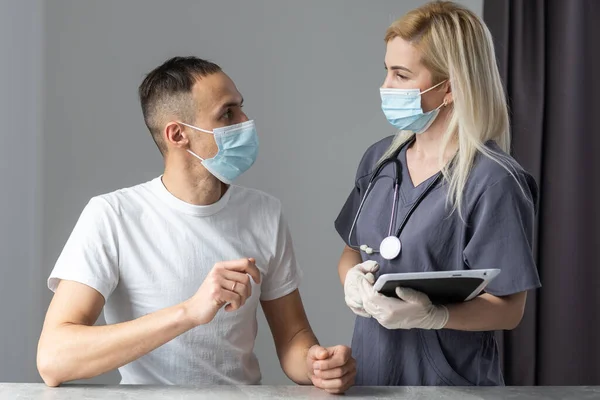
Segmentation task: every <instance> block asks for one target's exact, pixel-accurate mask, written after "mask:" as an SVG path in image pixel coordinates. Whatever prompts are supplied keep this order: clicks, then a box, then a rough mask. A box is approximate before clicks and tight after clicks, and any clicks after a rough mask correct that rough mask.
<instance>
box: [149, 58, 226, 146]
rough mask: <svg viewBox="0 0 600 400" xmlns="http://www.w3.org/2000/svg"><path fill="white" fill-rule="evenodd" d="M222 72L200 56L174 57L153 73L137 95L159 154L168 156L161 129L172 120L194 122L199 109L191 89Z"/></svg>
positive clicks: (215, 65)
mask: <svg viewBox="0 0 600 400" xmlns="http://www.w3.org/2000/svg"><path fill="white" fill-rule="evenodd" d="M220 71H221V67H219V66H218V65H217V64H214V63H212V62H210V61H206V60H203V59H200V58H197V57H174V58H171V59H170V60H167V61H166V62H165V63H163V64H162V65H161V66H159V67H157V68H155V69H154V70H152V71H151V72H150V73H149V74H148V75H147V76H146V78H145V79H144V81H143V82H142V84H141V85H140V87H139V90H138V93H139V96H140V103H141V105H142V113H143V114H144V122H145V123H146V126H147V127H148V129H149V130H150V133H151V134H152V138H153V139H154V142H155V143H156V145H157V146H158V149H159V150H160V152H161V153H162V154H163V155H164V154H165V153H166V149H167V148H166V145H165V143H164V142H163V140H162V130H163V128H164V125H165V124H166V123H167V122H168V119H169V118H173V117H175V118H179V119H181V120H182V121H184V122H187V123H193V120H194V117H195V115H196V106H195V104H194V101H193V97H192V87H193V86H194V84H195V83H196V81H197V80H198V79H200V78H203V77H205V76H208V75H212V74H215V73H217V72H220Z"/></svg>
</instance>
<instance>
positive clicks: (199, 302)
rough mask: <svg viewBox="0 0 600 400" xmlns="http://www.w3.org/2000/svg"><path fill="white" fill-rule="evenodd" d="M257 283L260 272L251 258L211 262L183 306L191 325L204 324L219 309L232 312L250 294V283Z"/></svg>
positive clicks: (211, 318)
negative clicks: (197, 286)
mask: <svg viewBox="0 0 600 400" xmlns="http://www.w3.org/2000/svg"><path fill="white" fill-rule="evenodd" d="M250 277H252V279H253V280H254V282H255V283H260V271H259V270H258V268H256V265H255V260H254V259H253V258H244V259H241V260H235V261H224V262H220V263H217V264H215V265H214V267H213V269H212V270H211V271H210V272H209V274H208V276H207V277H206V279H205V280H204V282H203V283H202V285H201V286H200V289H198V291H197V292H196V294H195V295H194V296H192V297H191V298H190V299H189V300H187V301H186V302H185V303H184V305H185V309H186V312H187V314H188V316H189V317H190V319H191V321H192V323H193V324H194V325H202V324H207V323H209V322H210V321H212V320H213V318H214V317H215V315H216V314H217V312H218V311H219V309H221V307H223V306H224V305H226V304H227V305H226V306H225V311H234V310H237V309H239V308H240V307H241V306H243V305H244V303H245V302H246V300H247V299H248V298H249V297H250V296H252V283H251V282H250Z"/></svg>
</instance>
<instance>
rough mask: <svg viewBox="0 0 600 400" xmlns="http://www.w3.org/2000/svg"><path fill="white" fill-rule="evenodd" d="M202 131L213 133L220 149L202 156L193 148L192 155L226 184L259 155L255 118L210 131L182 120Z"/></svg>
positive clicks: (233, 179)
mask: <svg viewBox="0 0 600 400" xmlns="http://www.w3.org/2000/svg"><path fill="white" fill-rule="evenodd" d="M180 123H181V124H182V125H185V126H187V127H189V128H192V129H195V130H197V131H200V132H206V133H212V134H213V135H214V137H215V142H217V147H218V149H219V151H218V152H217V154H216V155H215V156H214V157H212V158H202V157H200V156H199V155H197V154H196V153H194V152H193V151H191V150H189V149H188V150H187V151H188V152H189V153H190V154H191V155H193V156H194V157H196V158H198V159H199V160H200V161H202V165H203V166H204V168H206V169H207V170H208V172H210V173H211V174H213V175H214V176H215V177H216V178H217V179H219V180H220V181H221V182H224V183H226V184H231V183H233V182H234V181H235V180H236V179H237V178H238V177H239V176H240V175H242V174H243V173H244V172H246V171H247V170H248V169H250V167H251V166H252V165H253V164H254V162H255V161H256V157H257V155H258V135H257V134H256V126H255V124H254V121H253V120H250V121H246V122H242V123H241V124H235V125H229V126H224V127H220V128H215V129H214V130H212V131H208V130H205V129H202V128H198V127H196V126H193V125H189V124H186V123H183V122H180Z"/></svg>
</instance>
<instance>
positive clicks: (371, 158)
mask: <svg viewBox="0 0 600 400" xmlns="http://www.w3.org/2000/svg"><path fill="white" fill-rule="evenodd" d="M394 137H395V135H391V136H388V137H385V138H383V139H381V140H379V141H377V142H375V143H373V144H372V145H370V146H369V147H368V148H367V150H366V151H365V152H364V154H363V156H362V159H361V160H360V163H359V165H358V170H357V172H356V179H357V180H358V179H360V178H361V177H364V176H366V175H370V174H371V172H373V170H374V169H375V167H376V166H377V164H378V162H379V160H380V159H381V157H383V155H384V154H385V152H386V151H387V150H388V149H389V147H390V146H391V145H392V142H393V140H394Z"/></svg>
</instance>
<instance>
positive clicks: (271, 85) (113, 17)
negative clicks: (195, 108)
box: [0, 0, 482, 384]
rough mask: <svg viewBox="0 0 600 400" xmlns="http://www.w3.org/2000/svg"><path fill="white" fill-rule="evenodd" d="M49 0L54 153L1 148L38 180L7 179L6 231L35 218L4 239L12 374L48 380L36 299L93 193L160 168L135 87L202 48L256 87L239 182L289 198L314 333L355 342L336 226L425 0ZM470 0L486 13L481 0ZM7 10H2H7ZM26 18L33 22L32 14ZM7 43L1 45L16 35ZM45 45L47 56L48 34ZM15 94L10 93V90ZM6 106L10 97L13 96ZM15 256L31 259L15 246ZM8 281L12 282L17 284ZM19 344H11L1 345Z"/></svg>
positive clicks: (274, 372) (261, 346)
mask: <svg viewBox="0 0 600 400" xmlns="http://www.w3.org/2000/svg"><path fill="white" fill-rule="evenodd" d="M30 3H31V4H33V3H34V2H32V1H29V2H28V1H22V2H17V1H16V0H15V1H13V2H10V3H8V4H7V5H6V6H9V7H10V8H13V9H15V10H17V9H21V8H23V7H25V6H24V5H23V6H21V4H30ZM46 3H47V4H46V10H45V34H46V37H45V57H44V58H43V60H37V61H44V63H45V66H44V69H43V71H44V74H45V75H44V83H45V88H44V90H45V96H44V97H43V99H45V104H44V110H45V113H44V114H45V116H44V119H43V128H44V129H43V135H44V136H43V139H44V140H43V154H40V152H39V151H38V152H37V153H35V154H36V157H35V158H32V155H33V154H34V153H31V152H30V150H29V149H23V146H21V145H19V146H16V147H15V148H12V149H11V148H9V147H8V146H7V147H4V146H3V147H2V150H0V151H2V152H3V153H2V154H3V155H4V153H5V152H6V153H7V154H6V156H7V157H8V161H7V159H6V158H5V157H2V160H1V161H0V162H1V163H2V164H1V165H2V168H3V172H4V171H5V169H4V168H5V164H6V168H10V171H15V172H16V170H18V168H15V164H17V165H19V166H21V167H20V168H23V167H25V168H26V173H27V174H28V175H27V178H25V176H23V175H18V176H15V177H14V178H12V177H9V178H8V179H9V182H8V185H10V186H9V187H11V192H10V193H9V196H8V197H5V196H6V195H3V196H2V197H1V198H0V199H1V200H0V201H2V202H3V203H2V207H1V208H0V212H1V213H2V214H0V215H1V218H2V223H3V224H2V226H3V227H4V226H10V223H13V224H14V223H16V222H18V223H19V224H22V223H23V221H24V219H23V217H21V218H18V217H16V216H15V215H16V214H17V213H14V212H12V211H10V210H11V208H12V209H13V210H14V209H15V207H18V209H19V214H27V216H26V220H27V221H28V223H27V226H26V227H22V226H21V227H20V228H18V229H19V230H17V229H16V228H11V230H10V231H7V230H6V229H3V230H2V234H3V235H7V234H8V232H10V233H11V236H10V237H8V240H7V241H5V240H3V241H2V244H3V245H4V247H2V249H3V250H5V251H2V255H3V259H2V261H6V265H7V267H6V268H5V270H6V271H7V272H8V275H6V272H5V273H4V274H3V280H2V282H0V285H1V286H0V287H2V288H4V289H3V291H2V292H0V296H1V300H2V301H0V313H1V315H2V317H3V321H6V320H5V319H4V315H5V312H6V313H8V314H7V315H14V317H15V318H16V317H19V318H20V319H19V320H18V321H19V322H18V324H22V325H23V329H26V332H27V335H25V336H24V337H19V336H18V335H16V334H15V332H14V330H13V325H11V326H10V328H9V327H7V326H5V325H4V322H3V325H2V327H1V328H0V349H2V351H3V352H2V354H1V356H0V381H3V380H33V379H39V378H37V376H35V377H34V375H32V372H31V371H32V368H33V370H34V369H35V368H34V366H32V365H31V362H32V361H33V355H34V351H32V348H33V346H35V340H36V339H37V335H38V334H39V325H40V321H39V318H40V312H39V311H36V313H34V314H31V315H30V314H28V312H29V311H28V307H30V302H32V304H34V305H35V306H34V307H33V308H35V309H38V308H39V305H40V304H41V309H45V307H46V306H47V304H48V302H49V300H50V293H49V292H48V291H47V290H46V289H45V287H44V282H43V280H44V278H45V277H46V276H47V275H48V273H49V272H50V270H51V268H52V266H53V263H54V261H55V260H56V257H57V256H58V254H59V252H60V250H61V248H62V246H63V244H64V242H65V240H66V239H67V236H68V235H69V233H70V230H71V229H72V227H73V225H74V224H75V221H76V219H77V217H78V215H79V213H80V212H81V209H82V208H83V206H84V205H85V203H86V202H87V200H88V199H89V198H90V197H91V196H94V195H96V194H99V193H103V192H107V191H112V190H115V189H118V188H121V187H124V186H130V185H134V184H137V183H140V182H143V181H146V180H149V179H151V178H153V177H155V176H157V175H158V174H160V173H161V169H162V160H161V157H160V155H159V153H158V151H157V150H156V149H155V147H154V144H153V142H152V140H151V139H150V136H149V134H148V133H147V131H146V129H145V126H144V124H143V121H142V117H141V112H140V109H139V105H138V102H137V98H136V88H137V86H138V84H139V83H140V81H141V80H142V79H143V75H144V73H146V72H148V71H149V70H150V69H152V68H153V67H155V66H157V65H158V64H159V63H161V62H162V61H164V60H165V59H166V58H168V57H171V56H174V55H197V56H200V57H203V58H208V59H211V60H213V61H215V62H217V63H218V64H220V65H221V66H222V67H223V68H224V70H225V71H226V72H227V73H228V74H229V75H230V76H231V77H232V78H233V80H234V81H235V82H236V84H237V85H238V88H239V89H240V91H241V92H242V93H243V95H244V96H245V100H246V106H245V110H246V111H247V113H248V115H249V116H250V117H251V118H254V119H256V122H257V126H258V129H259V135H260V137H261V151H260V157H259V160H258V161H257V163H256V164H255V166H254V167H253V168H252V169H251V170H250V171H249V172H248V173H247V175H245V176H243V178H242V179H241V180H240V184H242V185H246V186H252V187H256V188H259V189H262V190H264V191H266V192H268V193H271V194H273V195H275V196H277V197H279V198H280V199H281V200H282V202H283V204H284V207H285V209H286V213H287V216H288V219H289V221H290V226H291V229H292V234H293V237H294V243H295V247H296V252H297V255H298V260H299V262H300V264H301V267H302V268H303V270H304V274H305V280H304V283H303V285H302V288H301V291H302V294H303V298H304V303H305V306H306V309H307V312H308V315H309V318H310V320H311V323H312V325H313V328H314V330H315V331H316V333H317V335H318V337H319V339H320V340H321V342H322V343H323V344H324V345H333V344H338V343H345V344H349V342H350V338H351V334H352V325H353V317H352V314H351V312H350V311H349V310H347V309H346V307H345V305H344V301H343V294H342V288H341V285H340V284H339V280H338V278H337V272H336V265H337V260H338V257H339V255H340V252H341V250H342V247H343V243H342V242H341V240H340V239H339V238H338V237H337V234H336V233H335V231H334V229H333V220H334V219H335V217H336V215H337V212H338V211H339V208H340V207H341V205H342V204H343V202H344V200H345V197H346V196H347V194H348V191H349V190H350V188H351V186H352V184H353V176H354V172H355V169H356V166H357V164H358V161H359V159H360V156H361V155H362V153H363V151H364V150H365V149H366V147H367V146H368V145H369V144H370V143H372V142H374V141H376V140H378V139H380V138H382V137H384V136H386V135H389V134H391V133H393V130H392V129H391V128H390V126H388V125H387V123H386V121H385V119H384V118H383V116H382V113H381V111H380V108H379V92H378V88H379V86H380V84H381V82H382V81H383V78H384V70H383V57H384V50H385V47H384V43H383V34H384V32H385V29H386V27H387V26H388V25H389V23H390V22H392V21H393V20H394V19H396V18H398V17H399V16H401V15H402V14H403V13H404V12H406V11H408V10H409V9H411V8H413V7H415V6H418V5H420V4H422V3H424V1H417V0H412V1H398V0H394V1H391V0H385V1H384V0H380V1H377V2H372V1H366V0H352V1H351V0H335V1H334V0H330V1H327V2H323V1H318V0H302V1H296V2H291V1H277V0H264V1H251V2H249V1H242V0H238V1H233V0H222V1H218V2H217V1H211V2H208V1H204V2H201V1H197V0H176V1H170V2H165V1H158V0H152V1H149V0H148V1H141V0H139V1H134V0H129V1H121V0H104V1H101V2H100V1H97V2H92V1H81V0H47V2H46ZM461 3H463V4H466V5H468V6H469V7H471V8H472V9H473V10H475V11H476V12H477V13H479V14H481V11H482V0H470V1H466V0H465V1H462V2H461ZM3 4H4V3H3ZM17 4H20V5H19V6H17ZM2 7H4V6H2ZM1 11H2V10H1V9H0V15H2V18H8V17H7V16H4V15H3V14H4V13H3V12H1ZM15 12H16V11H15ZM37 14H39V9H36V14H35V15H37ZM26 17H27V18H31V16H23V17H22V18H26ZM2 25H4V24H2ZM27 28H28V27H27ZM0 29H7V28H6V27H4V26H2V27H1V28H0ZM20 29H21V30H22V34H20V35H19V36H18V41H19V42H17V44H16V45H15V44H13V46H17V45H18V46H19V47H21V46H22V47H24V49H22V51H24V52H25V51H26V52H27V54H26V55H24V56H28V57H37V58H38V59H39V58H42V57H41V56H40V54H42V52H41V51H39V52H37V53H35V52H34V49H32V48H30V47H29V46H25V44H24V43H21V42H20V41H21V40H23V38H25V39H26V38H27V36H26V35H25V32H30V31H29V30H26V28H24V27H23V28H20ZM2 32H3V31H2ZM27 35H32V33H27ZM0 37H1V38H2V39H0V40H1V41H2V42H0V43H2V46H4V45H5V44H4V42H3V41H5V40H6V39H5V36H4V35H0ZM13 40H16V39H15V38H13ZM11 43H12V42H11ZM36 44H37V46H38V48H37V50H40V49H39V47H40V46H39V45H40V43H39V41H38V42H36ZM34 47H35V46H34ZM39 64H42V63H41V62H40V63H39ZM36 65H37V64H36ZM5 67H6V66H3V67H2V68H5ZM14 68H15V70H16V69H18V71H16V72H18V73H19V74H21V75H20V76H23V77H24V78H26V77H27V76H29V75H28V74H33V75H35V74H36V73H38V69H39V67H35V71H30V70H29V69H31V68H32V67H31V66H28V68H29V69H27V68H25V69H24V70H23V69H21V68H20V64H17V65H16V66H14ZM0 79H2V81H1V82H2V83H3V85H4V83H5V82H4V80H6V81H7V82H6V84H9V83H12V82H13V80H12V79H10V78H7V77H6V76H5V74H2V76H1V77H0ZM36 88H37V86H36ZM15 89H16V88H15ZM40 90H41V89H40ZM3 93H4V91H2V93H0V96H5V94H3ZM24 96H25V95H24ZM27 96H29V97H23V99H26V100H33V101H34V104H38V105H39V103H40V100H39V99H40V97H39V96H37V95H34V94H31V95H27ZM0 99H1V101H3V102H4V101H7V102H9V101H10V97H8V98H7V97H6V96H5V97H4V98H0ZM12 107H13V108H12V109H9V110H12V111H6V110H3V112H6V113H7V115H6V117H5V119H7V120H9V121H14V122H13V123H14V126H15V129H7V131H6V134H7V135H8V134H10V133H13V132H16V131H17V129H16V128H19V127H22V125H17V124H21V123H22V122H21V121H18V122H17V121H15V119H14V116H15V115H18V114H21V115H23V116H24V117H29V116H30V113H29V112H28V111H24V110H27V107H30V104H29V102H28V101H25V100H24V101H23V105H19V106H18V105H17V104H13V105H12ZM24 107H25V108H24ZM2 108H3V109H4V107H2ZM38 111H39V110H38ZM2 115H3V116H4V114H2ZM40 115H41V114H40ZM40 118H41V117H40ZM31 121H38V122H39V121H40V120H36V119H35V118H34V119H32V120H31ZM31 123H34V122H31ZM9 126H10V124H9ZM36 132H37V133H36ZM38 133H39V126H38V125H36V126H35V127H34V128H33V129H30V130H28V131H27V135H28V136H27V140H28V141H31V142H32V143H33V144H34V147H35V145H36V144H37V143H39V141H37V139H38V137H37V136H36V135H37V134H38ZM21 140H23V139H21ZM37 145H38V146H39V144H37ZM39 149H41V147H39V148H38V150H39ZM42 155H43V157H41V156H42ZM11 160H12V161H11ZM40 163H43V164H40ZM38 167H41V168H42V171H43V172H42V173H41V174H39V172H40V170H39V168H38ZM19 173H20V174H23V172H22V171H19ZM3 175H4V176H5V177H6V174H3ZM5 179H6V178H5ZM13 180H14V182H13ZM42 182H43V184H41V183H42ZM13 187H15V188H17V190H18V191H20V193H17V192H16V190H15V189H13ZM40 195H41V197H40ZM23 196H32V197H31V198H33V199H36V198H37V199H40V198H42V199H43V208H42V210H41V211H42V213H41V215H40V214H39V213H37V210H38V209H37V208H36V207H37V206H36V203H35V201H32V200H31V198H30V197H27V199H28V200H27V201H23V200H22V197H23ZM36 196H37V197H36ZM38 203H39V204H42V202H41V201H40V200H38ZM39 204H38V205H39ZM5 214H6V215H5ZM5 220H6V221H7V222H6V223H5V222H4V221H5ZM7 224H8V225H7ZM40 228H41V232H42V233H43V236H41V237H40V238H41V239H43V240H42V241H41V242H34V244H35V246H36V247H31V246H32V243H29V242H28V241H24V240H23V239H27V238H29V237H30V236H31V237H35V232H36V229H40ZM21 230H23V231H21ZM15 232H17V235H15ZM3 237H4V236H3ZM12 249H17V250H19V251H21V252H22V254H21V253H19V254H14V252H12ZM9 250H11V252H9ZM5 254H6V255H5ZM36 257H38V258H39V260H37V259H36ZM39 261H41V263H39ZM22 265H27V268H26V269H24V268H22ZM39 265H41V266H39ZM11 274H12V275H11ZM7 276H8V277H11V276H12V278H11V279H10V280H5V279H4V277H7ZM40 277H41V279H40ZM15 282H17V283H16V284H15ZM5 286H6V287H8V288H9V289H10V290H12V291H13V292H8V293H9V294H11V296H9V295H7V294H6V293H5V290H6V288H5ZM24 293H28V294H29V296H23V295H22V294H24ZM19 294H21V295H19ZM14 298H21V299H23V304H19V306H18V309H17V310H15V309H14V301H12V303H11V304H10V305H8V304H6V303H7V300H8V299H14ZM25 315H28V316H29V317H28V318H26V317H25ZM33 318H36V319H33ZM259 321H260V327H259V338H258V341H257V345H256V352H257V354H258V357H259V359H260V362H261V366H262V370H263V376H264V380H263V382H264V383H266V384H285V383H287V382H289V381H287V379H286V378H285V376H284V375H283V373H282V372H281V370H280V367H279V364H278V361H277V358H276V355H275V351H274V347H273V344H272V340H271V336H270V332H269V330H268V327H267V325H266V323H265V321H264V317H263V316H262V314H261V315H260V316H259ZM18 324H17V325H18ZM14 326H16V325H14ZM19 326H20V325H19ZM9 348H10V349H11V352H7V353H5V351H7V350H5V349H9ZM17 348H20V349H22V350H20V351H17V350H15V349H17ZM21 354H27V357H26V358H23V357H22V356H21ZM5 355H8V357H5ZM14 365H18V367H17V368H16V369H15V368H14V367H13V366H14ZM21 371H22V372H21ZM117 380H118V375H117V374H116V373H112V374H108V375H107V376H104V377H101V378H99V379H96V380H94V381H95V382H116V381H117Z"/></svg>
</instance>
